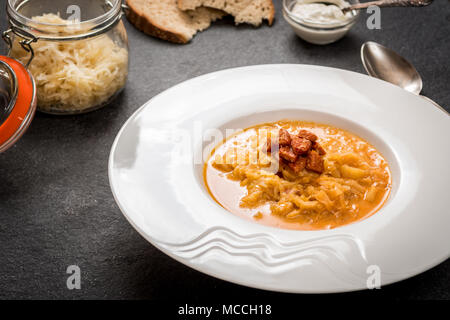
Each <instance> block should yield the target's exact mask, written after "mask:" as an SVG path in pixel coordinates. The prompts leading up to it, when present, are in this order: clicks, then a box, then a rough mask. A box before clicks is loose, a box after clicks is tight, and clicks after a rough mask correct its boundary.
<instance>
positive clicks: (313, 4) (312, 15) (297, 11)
mask: <svg viewBox="0 0 450 320" xmlns="http://www.w3.org/2000/svg"><path fill="white" fill-rule="evenodd" d="M325 2H328V3H329V4H325V3H318V0H297V3H296V4H295V5H294V6H293V7H292V15H294V16H296V17H298V18H299V19H302V20H308V21H311V22H316V23H339V22H343V21H346V20H348V19H349V18H351V17H352V14H351V13H350V12H347V13H346V14H344V13H343V12H342V10H341V8H344V7H346V6H349V5H350V4H349V3H348V2H347V1H345V0H325Z"/></svg>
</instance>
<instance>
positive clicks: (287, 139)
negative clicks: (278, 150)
mask: <svg viewBox="0 0 450 320" xmlns="http://www.w3.org/2000/svg"><path fill="white" fill-rule="evenodd" d="M278 137H279V138H278V141H279V143H280V146H288V145H290V144H291V134H290V133H289V131H287V130H286V129H280V131H279V134H278Z"/></svg>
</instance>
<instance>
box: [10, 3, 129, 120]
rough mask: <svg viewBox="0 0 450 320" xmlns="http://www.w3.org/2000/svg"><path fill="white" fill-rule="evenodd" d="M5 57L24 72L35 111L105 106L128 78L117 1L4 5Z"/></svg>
mask: <svg viewBox="0 0 450 320" xmlns="http://www.w3.org/2000/svg"><path fill="white" fill-rule="evenodd" d="M8 14H9V17H10V21H9V22H10V26H11V28H10V30H8V32H7V36H8V38H9V39H11V41H10V45H11V50H10V56H12V57H13V58H15V59H17V60H19V61H21V62H22V63H23V64H25V65H27V66H28V69H29V71H30V72H31V74H32V75H33V76H34V79H35V82H36V88H37V99H38V109H39V110H40V111H42V112H46V113H52V114H77V113H85V112H89V111H92V110H95V109H98V108H101V107H103V106H106V105H108V104H109V103H110V102H111V100H112V99H114V98H115V97H116V96H117V94H118V93H119V92H120V91H121V90H122V89H123V88H124V86H125V83H126V80H127V75H128V40H127V34H126V30H125V27H124V25H123V22H122V21H121V16H122V7H121V1H120V0H110V1H104V0H89V1H87V0H77V1H74V0H62V1H57V2H55V1H49V0H8Z"/></svg>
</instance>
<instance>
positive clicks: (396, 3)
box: [342, 0, 433, 13]
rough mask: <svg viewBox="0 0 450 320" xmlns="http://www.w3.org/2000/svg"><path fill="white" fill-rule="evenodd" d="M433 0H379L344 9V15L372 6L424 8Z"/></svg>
mask: <svg viewBox="0 0 450 320" xmlns="http://www.w3.org/2000/svg"><path fill="white" fill-rule="evenodd" d="M432 2H433V0H378V1H369V2H364V3H357V4H353V5H351V6H348V7H345V8H342V11H343V12H344V13H346V12H348V11H352V10H360V9H365V8H368V7H370V6H377V7H380V8H382V7H424V6H427V5H429V4H431V3H432Z"/></svg>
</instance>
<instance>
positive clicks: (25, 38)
mask: <svg viewBox="0 0 450 320" xmlns="http://www.w3.org/2000/svg"><path fill="white" fill-rule="evenodd" d="M11 33H14V34H15V35H16V36H18V37H20V38H22V40H20V41H19V44H20V45H21V46H22V48H23V49H24V50H25V51H26V52H28V53H30V58H29V59H28V61H27V63H26V65H25V67H26V68H28V66H29V65H30V63H31V61H32V60H33V58H34V50H33V47H32V46H31V44H32V43H33V42H37V41H38V40H39V38H37V37H35V36H34V35H32V34H31V33H29V32H26V31H25V30H23V29H20V28H18V27H15V26H11V27H10V28H9V29H8V30H6V31H4V32H3V33H2V38H3V40H4V41H5V42H6V44H7V45H8V56H9V55H10V53H11V50H12V46H13V40H12V38H11Z"/></svg>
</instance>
